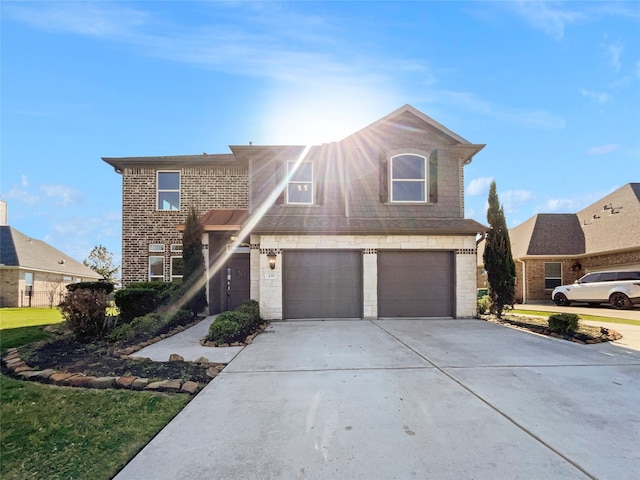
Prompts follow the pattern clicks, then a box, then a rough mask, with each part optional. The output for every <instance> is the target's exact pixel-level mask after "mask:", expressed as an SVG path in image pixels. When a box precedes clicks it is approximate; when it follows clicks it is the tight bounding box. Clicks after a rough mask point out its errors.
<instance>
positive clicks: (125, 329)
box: [106, 323, 136, 342]
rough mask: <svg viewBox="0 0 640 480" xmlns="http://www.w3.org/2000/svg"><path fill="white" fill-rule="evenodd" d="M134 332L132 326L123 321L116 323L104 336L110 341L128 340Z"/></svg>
mask: <svg viewBox="0 0 640 480" xmlns="http://www.w3.org/2000/svg"><path fill="white" fill-rule="evenodd" d="M135 334H136V332H134V331H133V327H132V326H131V324H130V323H125V324H123V325H118V326H117V327H115V328H114V329H113V330H111V331H110V332H109V333H107V335H106V338H107V340H109V341H110V342H117V341H119V340H129V339H130V338H133V337H134V336H135Z"/></svg>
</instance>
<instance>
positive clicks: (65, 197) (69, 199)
mask: <svg viewBox="0 0 640 480" xmlns="http://www.w3.org/2000/svg"><path fill="white" fill-rule="evenodd" d="M40 190H42V191H43V192H44V194H45V196H47V197H50V198H54V199H57V201H56V200H54V204H55V205H58V206H61V207H68V206H69V205H73V204H74V203H78V202H79V201H80V200H82V194H81V193H80V192H79V191H77V190H74V189H73V188H71V187H66V186H64V185H41V186H40Z"/></svg>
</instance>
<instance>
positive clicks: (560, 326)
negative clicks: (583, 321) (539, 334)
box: [549, 313, 580, 335]
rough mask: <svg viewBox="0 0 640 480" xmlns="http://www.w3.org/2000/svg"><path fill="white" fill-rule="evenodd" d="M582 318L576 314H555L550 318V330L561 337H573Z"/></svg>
mask: <svg viewBox="0 0 640 480" xmlns="http://www.w3.org/2000/svg"><path fill="white" fill-rule="evenodd" d="M579 319H580V317H579V316H578V315H576V314H575V313H554V314H553V315H551V316H549V330H551V331H552V332H553V333H558V334H560V335H573V333H575V331H576V330H577V329H578V320H579Z"/></svg>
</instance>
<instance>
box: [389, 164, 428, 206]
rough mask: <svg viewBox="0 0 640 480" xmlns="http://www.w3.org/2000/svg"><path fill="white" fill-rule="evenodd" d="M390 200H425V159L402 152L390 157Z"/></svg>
mask: <svg viewBox="0 0 640 480" xmlns="http://www.w3.org/2000/svg"><path fill="white" fill-rule="evenodd" d="M390 170H391V175H390V177H391V178H390V181H391V201H392V202H426V198H427V159H426V158H425V157H423V156H420V155H412V154H402V155H396V156H395V157H391V165H390Z"/></svg>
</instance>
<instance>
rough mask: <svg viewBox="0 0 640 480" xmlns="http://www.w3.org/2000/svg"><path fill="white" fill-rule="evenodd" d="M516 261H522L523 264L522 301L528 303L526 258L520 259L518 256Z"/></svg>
mask: <svg viewBox="0 0 640 480" xmlns="http://www.w3.org/2000/svg"><path fill="white" fill-rule="evenodd" d="M516 261H518V262H520V263H521V264H522V303H523V304H525V303H527V271H526V264H525V263H524V260H520V259H519V258H516Z"/></svg>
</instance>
